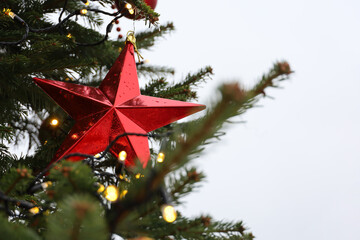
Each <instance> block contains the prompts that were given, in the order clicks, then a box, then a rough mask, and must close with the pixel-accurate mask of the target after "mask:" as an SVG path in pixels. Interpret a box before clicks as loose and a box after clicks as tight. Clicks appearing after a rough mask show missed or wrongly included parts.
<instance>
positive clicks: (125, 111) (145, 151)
mask: <svg viewBox="0 0 360 240" xmlns="http://www.w3.org/2000/svg"><path fill="white" fill-rule="evenodd" d="M34 81H35V82H36V83H37V84H38V85H39V86H40V87H41V88H42V89H43V90H44V91H45V92H46V93H47V94H48V95H49V96H50V97H51V98H52V99H53V100H54V101H55V102H57V103H58V104H59V105H60V107H62V108H63V109H64V110H65V111H66V112H67V113H68V114H69V115H70V116H71V117H73V118H74V119H75V121H76V122H75V125H74V126H73V128H72V129H71V131H70V132H69V134H68V136H67V137H66V139H65V141H64V142H63V144H62V145H61V146H60V148H59V149H58V151H57V152H56V154H55V156H54V158H53V159H52V161H51V162H55V161H58V160H59V159H61V158H62V157H64V156H65V155H67V154H69V153H75V152H79V153H84V154H92V155H94V154H96V153H99V152H102V151H104V150H105V148H106V147H107V146H108V145H109V143H110V142H111V141H112V140H113V139H114V138H115V137H116V136H117V135H119V134H122V133H125V132H129V133H143V134H146V133H148V132H150V131H153V130H155V129H157V128H160V127H162V126H165V125H167V124H170V123H172V122H174V121H176V120H178V119H181V118H183V117H186V116H188V115H190V114H193V113H195V112H198V111H200V110H202V109H204V108H205V106H204V105H199V104H194V103H187V102H181V101H174V100H169V99H163V98H156V97H149V96H144V95H141V94H140V89H139V83H138V78H137V72H136V63H135V59H134V46H133V45H132V44H131V43H130V42H127V43H126V45H125V48H124V50H123V51H122V52H121V54H120V56H119V57H118V59H117V60H116V62H115V63H114V65H113V66H112V67H111V69H110V71H109V72H108V74H107V75H106V77H105V79H104V80H103V81H102V83H101V84H100V86H99V87H98V88H95V87H89V86H83V85H78V84H73V83H67V82H60V81H54V80H47V79H40V78H34ZM123 150H125V151H126V152H127V159H126V161H125V165H127V166H129V165H134V159H136V158H138V159H139V160H140V162H141V163H142V165H143V166H144V167H145V166H146V164H147V162H148V160H149V159H150V151H149V145H148V139H147V137H138V136H126V137H123V138H120V139H119V140H118V141H117V142H116V144H114V145H113V147H112V148H111V149H110V152H111V153H112V154H113V155H115V156H116V157H117V156H118V154H119V153H120V152H121V151H123ZM70 160H71V161H79V160H81V158H71V159H70Z"/></svg>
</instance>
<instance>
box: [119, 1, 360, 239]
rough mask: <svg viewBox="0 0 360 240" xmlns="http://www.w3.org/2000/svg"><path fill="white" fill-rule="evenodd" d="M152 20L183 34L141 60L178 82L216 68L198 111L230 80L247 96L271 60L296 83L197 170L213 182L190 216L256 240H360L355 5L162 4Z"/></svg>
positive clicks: (359, 64)
mask: <svg viewBox="0 0 360 240" xmlns="http://www.w3.org/2000/svg"><path fill="white" fill-rule="evenodd" d="M156 10H157V11H158V12H159V13H160V14H161V18H160V22H162V23H164V22H167V21H174V23H175V26H176V28H177V31H176V32H175V33H174V34H171V35H170V36H168V37H167V38H166V39H165V40H161V41H160V42H159V43H158V44H157V45H156V47H155V48H154V49H153V51H151V52H145V53H144V54H143V55H144V56H145V58H148V59H150V61H151V63H153V64H159V65H167V66H174V67H175V68H176V70H177V75H176V76H175V78H174V79H180V78H181V77H182V76H185V75H186V74H187V73H188V72H195V71H197V70H198V69H199V68H201V67H203V66H206V65H211V66H212V67H213V68H214V72H215V73H216V74H215V76H214V78H213V79H214V80H213V81H212V83H211V84H206V85H204V87H203V88H202V89H201V91H200V92H201V98H200V100H199V102H200V103H205V104H206V103H209V102H210V101H211V97H212V95H214V91H215V88H216V86H218V85H219V84H221V83H222V82H224V81H227V80H229V79H238V81H240V82H242V83H243V84H244V85H245V86H252V85H253V84H254V83H255V82H256V80H257V79H258V78H259V77H260V76H261V74H262V73H264V72H266V71H267V70H268V69H269V68H270V67H271V66H272V63H274V62H275V61H276V60H283V59H285V60H287V61H288V62H289V63H290V64H291V66H292V68H293V70H294V71H295V72H296V73H295V74H294V75H293V76H292V77H291V80H290V81H286V82H284V83H283V84H282V86H283V87H284V89H281V90H272V91H269V92H268V93H269V94H270V95H271V96H273V97H275V100H271V99H265V100H263V101H261V105H262V106H263V108H256V109H252V110H251V111H249V112H248V113H247V114H246V115H244V116H243V117H242V118H241V120H245V121H246V122H247V123H245V124H236V125H230V126H229V127H228V128H227V135H226V136H225V137H224V138H223V140H222V141H221V142H219V143H218V144H216V145H211V146H210V147H209V148H208V150H207V154H206V155H203V156H202V157H201V158H200V159H199V160H198V161H197V162H196V163H197V164H198V165H199V166H200V168H201V169H203V170H204V171H205V173H206V174H207V176H208V181H207V183H205V184H204V186H203V187H202V188H201V189H200V191H199V192H197V193H195V194H192V195H191V196H189V197H188V198H187V201H188V202H187V204H186V208H185V209H184V211H185V213H186V214H187V215H190V216H192V215H198V214H200V213H210V214H211V215H213V216H214V217H215V218H217V219H228V220H243V221H244V222H245V223H246V225H247V226H248V227H249V228H250V229H251V231H252V232H253V233H254V234H255V236H256V237H257V239H259V240H265V239H266V240H288V239H292V240H304V239H308V240H315V239H316V240H317V239H327V240H339V239H347V240H358V239H360V187H359V186H360V147H359V143H360V124H359V123H360V95H359V93H358V91H359V89H360V81H359V80H360V61H359V57H360V47H359V44H360V32H359V29H360V28H359V26H360V25H359V23H360V2H359V1H355V0H342V1H339V0H337V1H335V0H327V1H325V0H312V1H310V0H302V1H291V0H273V1H268V0H257V1H254V0H253V1H250V0H240V1H239V0H223V1H215V0H196V1H190V0H183V1H166V0H159V1H158V6H157V8H156ZM140 25H142V23H137V26H140ZM123 33H126V30H124V31H123Z"/></svg>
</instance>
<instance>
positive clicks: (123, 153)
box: [118, 151, 127, 162]
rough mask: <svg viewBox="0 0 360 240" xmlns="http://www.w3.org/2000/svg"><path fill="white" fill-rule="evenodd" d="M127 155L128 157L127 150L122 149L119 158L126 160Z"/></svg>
mask: <svg viewBox="0 0 360 240" xmlns="http://www.w3.org/2000/svg"><path fill="white" fill-rule="evenodd" d="M126 157H127V153H126V152H125V151H121V152H120V153H119V157H118V159H119V161H122V162H123V161H125V160H126Z"/></svg>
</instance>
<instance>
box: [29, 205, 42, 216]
mask: <svg viewBox="0 0 360 240" xmlns="http://www.w3.org/2000/svg"><path fill="white" fill-rule="evenodd" d="M29 212H30V213H31V214H34V215H35V214H38V213H39V212H40V208H38V207H33V208H30V209H29Z"/></svg>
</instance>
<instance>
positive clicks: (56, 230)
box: [46, 194, 109, 240]
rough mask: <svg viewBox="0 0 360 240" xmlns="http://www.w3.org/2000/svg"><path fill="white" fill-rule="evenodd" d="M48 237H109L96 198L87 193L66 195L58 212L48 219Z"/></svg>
mask: <svg viewBox="0 0 360 240" xmlns="http://www.w3.org/2000/svg"><path fill="white" fill-rule="evenodd" d="M64 229H66V231H64ZM46 239H49V240H74V239H77V240H91V239H94V240H105V239H109V236H108V232H107V229H106V222H105V219H104V214H103V211H102V208H101V206H100V205H99V203H98V202H97V201H96V199H93V198H91V197H89V196H87V195H78V194H73V195H71V196H67V197H65V198H64V200H63V201H61V202H60V203H59V205H58V209H57V212H56V213H54V214H53V215H52V216H50V217H49V219H48V231H47V233H46Z"/></svg>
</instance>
